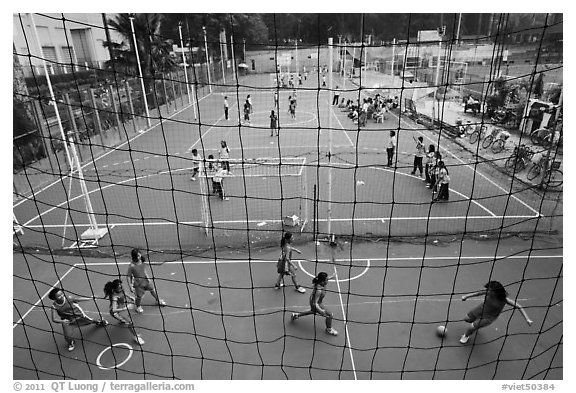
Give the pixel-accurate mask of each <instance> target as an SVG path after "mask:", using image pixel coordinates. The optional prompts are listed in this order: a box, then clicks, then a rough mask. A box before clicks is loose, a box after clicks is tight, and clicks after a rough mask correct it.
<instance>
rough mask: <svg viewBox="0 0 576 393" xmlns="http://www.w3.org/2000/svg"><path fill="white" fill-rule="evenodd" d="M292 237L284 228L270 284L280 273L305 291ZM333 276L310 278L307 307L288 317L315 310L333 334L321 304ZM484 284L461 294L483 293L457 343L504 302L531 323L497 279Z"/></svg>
mask: <svg viewBox="0 0 576 393" xmlns="http://www.w3.org/2000/svg"><path fill="white" fill-rule="evenodd" d="M292 239H293V235H292V233H291V232H286V233H284V235H283V236H282V239H281V241H280V249H281V251H280V258H279V259H278V264H277V272H278V279H277V280H276V284H275V285H274V288H275V289H276V290H278V289H280V288H281V287H282V286H283V285H284V284H283V280H284V277H285V276H290V278H291V279H292V282H293V284H294V287H295V288H296V291H298V292H300V293H305V292H306V290H305V289H304V288H303V287H302V286H300V285H299V284H298V282H297V281H296V270H298V268H297V267H296V265H295V264H294V262H293V261H292V251H294V252H297V253H298V254H302V251H300V250H298V249H297V248H295V247H293V246H292ZM334 252H335V251H334V248H332V249H331V252H330V261H331V263H332V264H334V261H335V257H334ZM335 277H336V271H334V274H333V275H331V276H329V275H328V274H327V273H326V272H320V273H318V274H317V275H316V277H314V278H313V280H312V286H313V287H312V293H311V294H310V298H309V305H310V309H309V310H307V311H304V312H300V313H292V314H291V318H290V319H291V321H296V320H297V319H299V318H301V317H303V316H306V315H314V314H318V315H320V316H323V317H324V318H325V321H326V333H327V334H330V335H333V336H336V335H338V332H337V331H336V330H335V329H334V328H333V327H332V320H333V318H334V316H333V314H332V312H331V311H330V310H328V309H327V308H326V307H325V306H324V304H323V300H324V297H325V296H326V286H327V285H328V282H329V281H330V280H332V279H334V278H335ZM484 288H485V289H484V290H481V291H477V292H473V293H469V294H466V295H463V296H462V301H466V300H467V299H469V298H471V297H478V296H484V302H482V303H481V304H479V305H477V306H476V307H474V308H473V309H472V310H470V311H469V312H468V313H467V315H466V317H465V318H464V321H465V322H467V323H470V326H469V327H468V329H466V331H465V333H464V334H463V335H462V336H461V337H460V343H462V344H466V343H467V342H468V340H469V339H470V337H471V336H472V334H474V332H476V331H478V329H480V328H483V327H486V326H489V325H491V324H492V323H493V322H494V321H496V319H497V318H498V317H499V316H500V314H501V313H502V311H503V309H504V307H505V306H506V305H510V306H512V307H514V308H517V309H518V310H519V311H520V313H521V314H522V316H523V317H524V319H525V320H526V323H527V324H528V325H529V326H531V325H532V323H533V322H532V320H531V319H530V318H529V317H528V315H527V314H526V311H524V308H523V307H522V305H520V304H519V303H517V302H516V301H514V300H512V299H510V298H509V297H508V292H507V291H506V289H505V288H504V286H503V285H502V284H501V283H500V282H498V281H489V282H488V283H486V284H485V285H484Z"/></svg>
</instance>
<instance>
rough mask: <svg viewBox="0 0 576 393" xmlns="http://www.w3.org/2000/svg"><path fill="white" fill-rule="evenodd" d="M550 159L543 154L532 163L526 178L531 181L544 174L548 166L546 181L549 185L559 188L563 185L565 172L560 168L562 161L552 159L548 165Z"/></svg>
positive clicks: (545, 175)
mask: <svg viewBox="0 0 576 393" xmlns="http://www.w3.org/2000/svg"><path fill="white" fill-rule="evenodd" d="M548 161H549V159H548V158H547V157H546V156H542V158H541V159H540V160H539V161H538V162H537V163H534V165H532V167H531V168H530V170H529V171H528V173H527V174H526V178H527V179H528V180H530V181H532V180H534V179H537V178H538V177H539V176H541V175H542V172H543V171H544V168H545V167H546V168H547V169H546V173H545V174H544V183H546V184H547V185H548V187H550V188H558V187H560V186H561V185H562V182H563V174H562V171H561V170H560V165H561V163H560V162H558V161H552V162H551V163H550V164H549V165H546V164H547V162H548Z"/></svg>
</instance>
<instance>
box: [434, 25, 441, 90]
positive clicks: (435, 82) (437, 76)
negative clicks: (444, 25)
mask: <svg viewBox="0 0 576 393" xmlns="http://www.w3.org/2000/svg"><path fill="white" fill-rule="evenodd" d="M438 38H439V40H438V58H437V61H436V76H435V77H434V86H435V87H436V88H438V80H439V78H440V55H441V54H442V33H441V32H440V30H439V31H438Z"/></svg>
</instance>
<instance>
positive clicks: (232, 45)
mask: <svg viewBox="0 0 576 393" xmlns="http://www.w3.org/2000/svg"><path fill="white" fill-rule="evenodd" d="M244 41H246V40H244ZM230 48H231V49H232V69H233V72H232V75H234V80H235V81H237V80H238V75H236V73H237V72H238V68H237V67H236V57H235V56H234V34H231V35H230ZM244 56H246V55H244Z"/></svg>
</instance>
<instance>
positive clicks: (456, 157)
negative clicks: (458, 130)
mask: <svg viewBox="0 0 576 393" xmlns="http://www.w3.org/2000/svg"><path fill="white" fill-rule="evenodd" d="M391 114H392V116H394V117H396V118H397V119H398V120H400V121H401V122H403V123H404V124H405V125H406V126H407V127H410V128H411V129H413V130H417V131H418V132H419V133H420V134H421V135H422V136H424V137H425V138H426V139H428V140H429V141H431V142H436V141H435V140H434V139H432V138H430V137H429V136H428V135H426V134H424V133H423V132H422V131H421V130H419V129H417V128H414V127H413V126H411V125H410V124H408V122H406V120H404V119H400V117H398V115H396V114H395V113H392V112H391ZM442 149H443V150H444V151H446V152H447V153H448V154H450V155H451V156H452V157H453V158H455V159H456V160H457V161H459V162H460V163H462V164H464V166H465V167H467V168H469V169H470V170H472V171H474V172H475V173H477V174H478V175H479V176H481V177H483V178H484V179H485V180H486V181H488V183H490V184H492V185H493V186H495V187H496V188H498V189H499V190H500V191H503V192H505V193H506V195H510V197H511V198H512V199H515V200H516V201H518V202H519V203H520V204H522V205H524V207H526V208H528V209H529V210H530V211H532V212H533V213H534V215H535V216H534V217H539V215H540V213H538V211H536V210H535V209H533V208H532V207H531V206H530V205H528V204H527V203H526V202H524V201H523V200H521V199H520V198H518V197H517V196H515V195H513V194H510V192H509V191H507V190H506V189H505V188H504V187H502V186H500V185H499V184H497V183H495V182H494V181H493V180H491V179H489V178H488V177H487V176H486V175H484V174H483V173H482V172H480V171H479V170H477V169H475V168H473V167H472V165H470V164H467V163H466V162H465V161H464V160H462V159H460V158H459V157H458V156H456V155H455V154H454V153H452V152H451V151H450V150H448V149H446V148H445V147H442Z"/></svg>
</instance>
